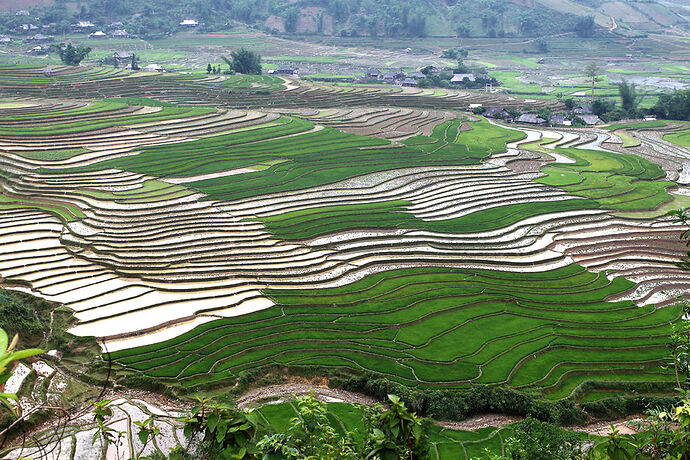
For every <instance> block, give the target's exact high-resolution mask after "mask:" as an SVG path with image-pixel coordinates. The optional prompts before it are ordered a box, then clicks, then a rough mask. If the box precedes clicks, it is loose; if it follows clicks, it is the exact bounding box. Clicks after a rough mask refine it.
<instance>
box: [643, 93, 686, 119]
mask: <svg viewBox="0 0 690 460" xmlns="http://www.w3.org/2000/svg"><path fill="white" fill-rule="evenodd" d="M652 112H653V113H654V114H656V115H657V116H658V117H660V118H665V119H669V120H690V89H685V90H682V91H675V92H674V93H672V94H663V95H661V96H659V101H658V102H657V103H656V104H655V105H654V107H652Z"/></svg>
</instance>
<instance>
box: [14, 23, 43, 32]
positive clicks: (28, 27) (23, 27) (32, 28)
mask: <svg viewBox="0 0 690 460" xmlns="http://www.w3.org/2000/svg"><path fill="white" fill-rule="evenodd" d="M38 29H39V27H38V26H35V25H33V24H22V25H20V26H17V27H16V28H15V30H16V31H17V32H19V33H22V32H23V33H31V32H35V31H37V30H38Z"/></svg>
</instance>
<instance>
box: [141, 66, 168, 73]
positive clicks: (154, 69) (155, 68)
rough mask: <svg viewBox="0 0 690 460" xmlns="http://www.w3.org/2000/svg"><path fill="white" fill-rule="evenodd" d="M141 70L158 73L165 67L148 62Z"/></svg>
mask: <svg viewBox="0 0 690 460" xmlns="http://www.w3.org/2000/svg"><path fill="white" fill-rule="evenodd" d="M141 70H143V71H144V72H159V73H162V72H165V69H164V68H163V66H161V65H158V64H149V65H147V66H146V67H144V68H143V69H141Z"/></svg>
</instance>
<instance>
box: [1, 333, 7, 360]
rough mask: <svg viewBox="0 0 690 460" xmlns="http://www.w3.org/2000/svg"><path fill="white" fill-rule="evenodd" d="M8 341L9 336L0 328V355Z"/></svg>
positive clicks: (4, 350)
mask: <svg viewBox="0 0 690 460" xmlns="http://www.w3.org/2000/svg"><path fill="white" fill-rule="evenodd" d="M8 343H9V338H8V337H7V333H6V332H5V331H3V330H2V329H0V357H1V356H2V355H4V354H5V352H6V351H7V345H8Z"/></svg>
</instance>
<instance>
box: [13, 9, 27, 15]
mask: <svg viewBox="0 0 690 460" xmlns="http://www.w3.org/2000/svg"><path fill="white" fill-rule="evenodd" d="M29 14H30V13H29V12H28V11H26V10H19V11H17V12H16V13H14V15H15V16H29Z"/></svg>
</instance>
